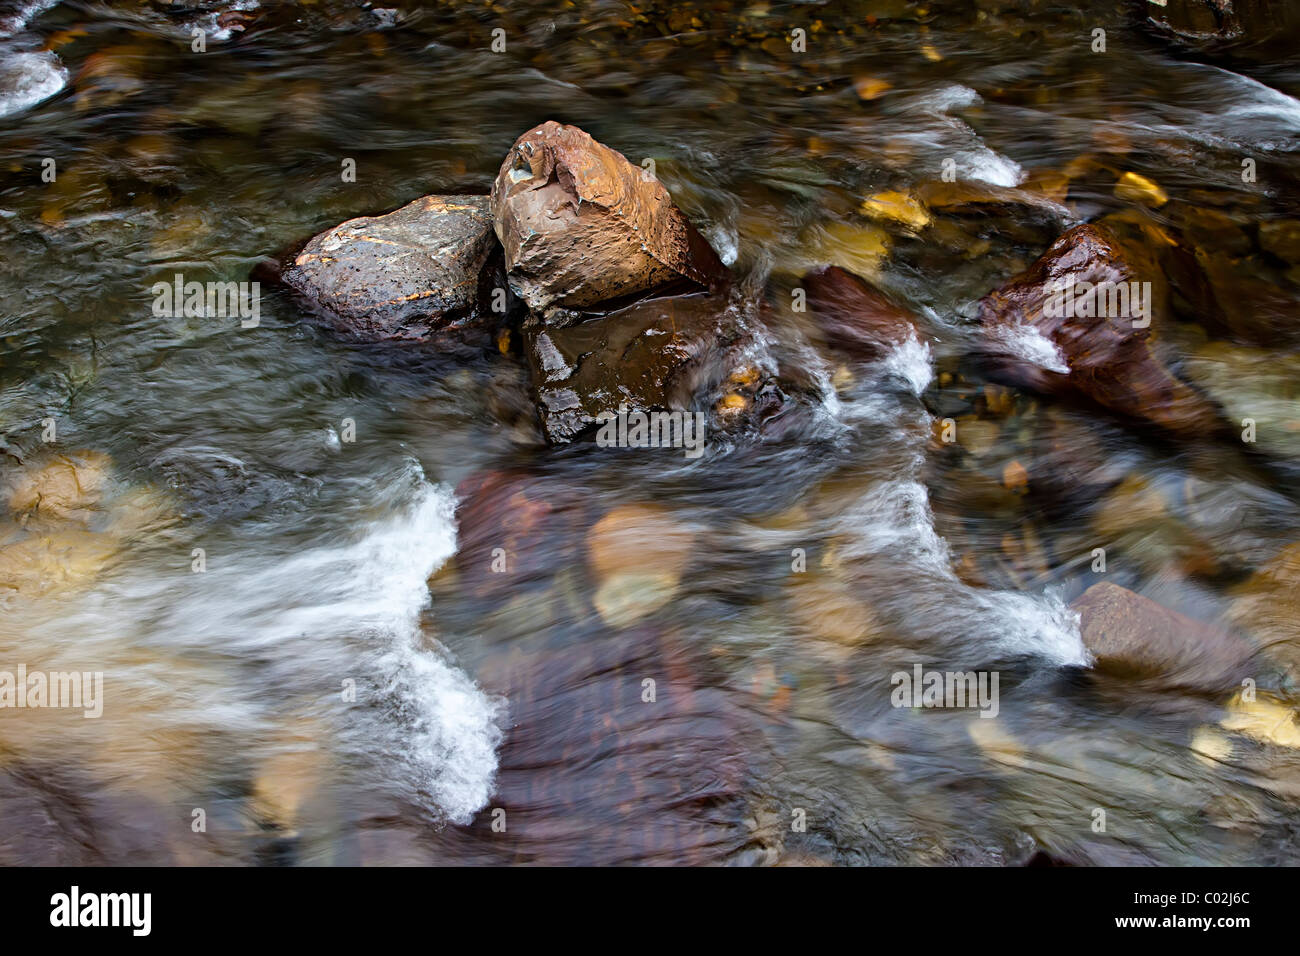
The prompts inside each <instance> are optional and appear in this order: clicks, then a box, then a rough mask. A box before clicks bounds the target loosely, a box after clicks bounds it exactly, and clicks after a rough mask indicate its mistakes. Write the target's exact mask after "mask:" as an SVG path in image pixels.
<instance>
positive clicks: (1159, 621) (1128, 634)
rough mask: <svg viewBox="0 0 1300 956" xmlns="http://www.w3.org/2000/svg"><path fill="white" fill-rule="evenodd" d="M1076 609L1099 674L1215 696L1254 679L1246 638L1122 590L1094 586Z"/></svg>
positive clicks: (1107, 585) (1251, 651)
mask: <svg viewBox="0 0 1300 956" xmlns="http://www.w3.org/2000/svg"><path fill="white" fill-rule="evenodd" d="M1071 607H1072V608H1073V609H1074V610H1076V611H1078V612H1079V616H1080V624H1079V631H1080V635H1081V636H1082V638H1083V643H1084V644H1085V645H1086V646H1087V648H1088V650H1089V651H1091V652H1092V653H1093V654H1094V655H1096V658H1097V668H1098V669H1099V670H1103V671H1109V672H1110V673H1113V674H1117V675H1120V676H1125V677H1152V678H1157V679H1159V680H1161V681H1167V682H1169V683H1170V684H1173V685H1176V686H1182V687H1190V688H1193V689H1196V690H1202V691H1207V692H1211V693H1213V692H1220V691H1226V690H1229V689H1231V688H1232V687H1233V686H1234V685H1235V684H1237V683H1238V682H1240V681H1241V680H1242V679H1243V678H1244V677H1247V676H1249V675H1250V669H1249V664H1250V662H1251V659H1252V657H1253V656H1254V653H1255V650H1254V648H1253V646H1252V645H1251V644H1250V643H1249V642H1248V641H1246V640H1245V639H1244V638H1242V637H1241V636H1239V635H1238V634H1235V633H1233V632H1231V631H1226V630H1222V629H1220V628H1216V627H1211V626H1210V625H1208V624H1205V623H1202V622H1201V621H1196V620H1193V619H1192V618H1190V617H1187V616H1186V615H1183V614H1179V613H1178V612H1177V611H1172V610H1170V609H1169V608H1167V607H1164V606H1163V605H1161V604H1157V603H1156V602H1155V601H1152V600H1150V599H1149V598H1144V597H1142V596H1141V595H1140V594H1135V593H1134V592H1132V591H1130V590H1128V588H1123V587H1120V586H1119V585H1118V584H1111V583H1109V582H1104V581H1103V582H1102V583H1100V584H1094V585H1093V586H1092V587H1090V588H1088V590H1087V591H1085V592H1084V593H1083V594H1082V595H1080V596H1079V597H1078V598H1077V599H1076V600H1075V601H1074V603H1073V604H1072V605H1071Z"/></svg>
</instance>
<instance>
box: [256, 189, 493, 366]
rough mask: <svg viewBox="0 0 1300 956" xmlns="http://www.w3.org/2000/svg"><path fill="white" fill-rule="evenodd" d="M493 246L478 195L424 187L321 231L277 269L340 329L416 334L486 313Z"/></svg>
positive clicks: (370, 335) (400, 336)
mask: <svg viewBox="0 0 1300 956" xmlns="http://www.w3.org/2000/svg"><path fill="white" fill-rule="evenodd" d="M494 247H495V243H494V242H493V237H492V220H491V216H490V213H489V202H488V198H487V197H486V196H424V197H422V198H420V199H417V200H415V201H414V202H412V203H408V204H407V205H405V206H403V207H402V208H401V209H398V210H396V211H395V212H391V213H388V214H387V215H385V216H375V217H363V218H359V219H349V220H348V221H347V222H345V223H342V224H341V225H338V226H335V227H334V228H333V229H329V230H327V231H325V232H323V233H321V234H320V235H319V236H316V237H315V238H314V239H312V240H311V241H310V242H308V243H307V245H306V246H305V247H304V248H303V250H302V252H300V253H299V254H298V255H297V257H296V258H295V259H294V260H293V262H292V263H291V264H290V265H289V266H288V267H287V268H286V269H285V270H284V272H283V273H282V275H281V279H282V281H283V282H284V283H285V284H286V285H288V286H290V287H291V288H293V289H295V290H296V291H297V292H299V293H300V294H301V295H303V296H304V297H305V298H306V299H307V300H308V301H309V302H310V303H311V304H312V306H313V307H315V308H317V309H319V310H320V311H321V312H322V313H324V314H325V315H326V316H327V317H328V318H329V319H331V320H332V321H333V322H334V323H335V324H336V325H337V326H338V327H339V329H340V331H343V332H346V333H349V334H351V335H355V336H357V337H358V338H362V339H367V340H386V339H397V340H412V341H421V340H424V339H427V338H428V337H429V336H431V335H433V334H434V333H437V332H440V331H442V330H445V329H449V328H456V327H462V326H465V325H470V324H474V323H476V322H478V321H481V320H484V319H485V318H486V317H488V316H490V315H491V314H492V312H491V305H492V303H491V301H490V299H491V293H490V290H489V289H488V288H485V284H486V285H490V277H489V272H490V270H489V269H488V262H489V258H490V257H491V254H492V251H493V249H494ZM503 294H504V293H503ZM502 304H504V303H502Z"/></svg>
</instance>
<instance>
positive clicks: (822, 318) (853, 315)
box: [803, 266, 918, 360]
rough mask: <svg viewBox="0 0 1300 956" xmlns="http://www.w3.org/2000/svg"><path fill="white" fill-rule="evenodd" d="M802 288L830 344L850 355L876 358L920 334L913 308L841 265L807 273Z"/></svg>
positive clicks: (857, 357)
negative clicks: (917, 329)
mask: <svg viewBox="0 0 1300 956" xmlns="http://www.w3.org/2000/svg"><path fill="white" fill-rule="evenodd" d="M803 288H804V289H805V290H806V292H807V293H808V309H809V311H810V312H811V313H812V316H813V319H814V320H815V321H816V323H817V327H818V329H819V330H820V332H821V333H822V335H823V336H825V338H826V345H827V347H828V348H830V349H831V350H833V351H836V352H841V353H843V354H844V355H845V356H846V357H848V358H851V359H860V360H871V359H876V358H879V357H881V356H882V355H884V354H885V352H887V351H888V350H889V349H890V348H893V347H894V346H897V345H901V344H902V343H903V342H906V341H907V340H908V339H909V338H917V337H918V335H917V331H916V318H915V315H914V314H913V313H912V311H911V310H910V309H908V308H907V307H906V306H903V305H900V304H899V303H898V302H895V301H894V300H893V299H892V298H890V297H889V296H888V295H886V294H885V293H883V292H881V291H880V290H879V289H876V288H874V287H872V286H870V285H868V284H867V283H866V282H865V281H864V280H863V279H860V278H858V277H857V276H855V275H853V274H852V273H851V272H846V271H844V270H843V269H841V268H840V267H839V266H828V267H826V268H824V269H820V270H818V271H816V272H811V273H809V274H808V275H806V276H804V278H803Z"/></svg>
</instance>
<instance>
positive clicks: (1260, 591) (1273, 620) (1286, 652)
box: [1228, 543, 1300, 682]
mask: <svg viewBox="0 0 1300 956" xmlns="http://www.w3.org/2000/svg"><path fill="white" fill-rule="evenodd" d="M1228 618H1229V620H1231V621H1232V622H1233V623H1234V624H1236V625H1237V626H1238V627H1241V628H1244V629H1245V630H1247V631H1249V632H1250V633H1251V634H1252V635H1253V636H1254V638H1255V639H1256V640H1257V641H1259V642H1260V644H1261V645H1262V646H1263V647H1264V648H1265V649H1266V650H1267V651H1268V653H1269V655H1270V656H1271V657H1273V658H1275V659H1276V660H1278V661H1279V662H1280V663H1282V664H1283V665H1284V666H1285V667H1287V668H1289V669H1290V671H1291V677H1292V679H1293V680H1296V681H1297V682H1300V543H1296V544H1293V545H1291V546H1290V547H1287V548H1284V549H1283V550H1282V552H1281V553H1280V554H1278V555H1277V556H1276V557H1275V558H1274V559H1273V560H1272V561H1270V562H1269V563H1268V564H1266V565H1264V566H1263V567H1261V568H1260V569H1259V570H1257V571H1256V572H1255V573H1254V574H1252V575H1251V576H1250V578H1248V579H1247V580H1246V581H1245V582H1243V583H1242V584H1241V585H1240V586H1239V587H1238V588H1237V590H1236V593H1235V598H1234V600H1233V603H1232V607H1231V608H1230V609H1229V611H1228Z"/></svg>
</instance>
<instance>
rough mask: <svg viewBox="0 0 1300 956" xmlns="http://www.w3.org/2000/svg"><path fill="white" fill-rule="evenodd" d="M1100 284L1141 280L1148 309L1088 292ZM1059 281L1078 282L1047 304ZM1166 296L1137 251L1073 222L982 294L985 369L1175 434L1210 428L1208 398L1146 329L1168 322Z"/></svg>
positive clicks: (1212, 415) (1062, 284) (1213, 423)
mask: <svg viewBox="0 0 1300 956" xmlns="http://www.w3.org/2000/svg"><path fill="white" fill-rule="evenodd" d="M1083 283H1087V284H1088V285H1086V286H1085V285H1083ZM1102 283H1105V284H1107V288H1108V290H1113V289H1117V288H1119V287H1121V286H1123V287H1125V288H1126V289H1127V290H1133V291H1136V290H1134V287H1133V286H1132V284H1133V283H1149V285H1147V286H1146V287H1145V288H1146V289H1149V290H1150V294H1149V296H1147V301H1146V306H1145V308H1146V309H1147V310H1149V311H1148V312H1147V314H1146V315H1142V314H1139V312H1138V310H1137V309H1136V308H1135V307H1134V306H1133V304H1132V302H1133V300H1129V301H1130V305H1129V306H1128V307H1127V308H1125V307H1123V306H1122V304H1118V305H1117V304H1113V303H1119V300H1118V299H1116V300H1111V299H1110V291H1107V292H1106V293H1105V294H1104V295H1103V294H1101V293H1099V292H1097V291H1096V287H1097V286H1099V285H1100V284H1102ZM1090 287H1091V288H1092V289H1093V290H1094V291H1093V292H1092V293H1089V294H1088V296H1087V297H1086V298H1085V296H1084V292H1085V290H1087V289H1088V288H1090ZM1063 288H1070V289H1074V290H1079V292H1078V295H1077V296H1076V299H1075V304H1074V306H1072V307H1071V306H1068V305H1066V304H1065V303H1064V301H1063V300H1061V299H1059V298H1058V299H1057V300H1056V302H1057V304H1055V305H1054V304H1053V302H1052V300H1053V297H1056V296H1059V294H1060V291H1061V290H1062V289H1063ZM1140 288H1141V287H1140ZM1138 294H1139V295H1144V294H1145V293H1138ZM1167 299H1168V294H1167V290H1166V288H1165V287H1164V283H1163V279H1162V275H1161V273H1160V271H1159V269H1158V267H1157V266H1156V265H1155V264H1154V262H1152V261H1151V260H1150V258H1149V257H1147V256H1145V255H1144V254H1143V252H1142V251H1141V250H1140V249H1138V248H1136V247H1133V246H1123V245H1121V244H1120V242H1119V241H1118V240H1117V239H1116V238H1115V237H1114V235H1113V234H1112V233H1110V232H1109V231H1107V230H1105V229H1103V228H1100V227H1097V226H1093V225H1083V226H1076V227H1075V228H1073V229H1071V230H1069V231H1068V232H1066V233H1065V235H1063V236H1061V238H1059V239H1058V240H1057V241H1056V242H1055V243H1054V244H1053V245H1052V247H1051V248H1050V249H1048V250H1047V252H1046V253H1044V254H1043V256H1042V257H1041V258H1040V259H1039V260H1038V261H1037V262H1035V263H1034V264H1033V265H1032V266H1031V267H1030V268H1029V269H1028V270H1027V271H1026V272H1025V273H1023V274H1022V275H1020V276H1017V277H1016V278H1015V279H1012V280H1011V281H1010V282H1009V283H1007V284H1006V285H1004V286H1003V287H1002V288H1000V289H998V290H997V291H996V292H992V293H990V294H989V295H987V296H985V297H984V299H983V300H981V302H980V306H979V319H980V322H981V323H982V324H983V326H984V328H985V329H986V331H987V332H988V340H987V344H986V348H987V351H988V358H989V371H990V374H991V375H992V376H993V377H994V378H995V379H997V380H999V381H1003V382H1005V383H1007V384H1010V385H1014V386H1017V387H1021V388H1028V389H1031V390H1033V391H1037V392H1041V393H1043V394H1048V395H1056V396H1062V397H1074V398H1085V399H1088V400H1091V401H1093V402H1096V403H1097V404H1099V405H1102V406H1104V407H1105V408H1108V409H1110V410H1111V411H1113V412H1116V413H1118V414H1119V415H1121V416H1124V417H1126V418H1129V419H1136V420H1143V421H1146V422H1148V423H1150V424H1153V425H1157V426H1159V427H1161V428H1164V429H1167V430H1169V431H1171V432H1173V433H1176V434H1179V435H1183V436H1198V435H1199V436H1205V435H1208V434H1212V433H1215V432H1217V431H1219V430H1220V427H1221V426H1220V424H1219V421H1218V412H1217V410H1216V409H1215V408H1214V406H1213V404H1212V403H1210V402H1209V401H1208V400H1207V399H1206V398H1205V397H1204V396H1202V395H1200V394H1199V393H1198V392H1196V391H1195V390H1194V389H1193V388H1192V387H1191V386H1189V385H1188V384H1187V383H1186V382H1184V381H1182V380H1181V379H1179V378H1178V377H1176V376H1175V375H1174V374H1173V373H1172V372H1171V371H1170V370H1169V368H1168V367H1167V366H1166V365H1165V363H1164V361H1163V360H1162V358H1161V357H1160V355H1159V354H1158V353H1157V351H1156V348H1155V335H1154V334H1153V333H1154V332H1155V331H1156V330H1157V329H1159V328H1160V326H1161V325H1162V324H1163V323H1164V322H1166V321H1168V319H1167V315H1166V303H1167ZM1085 302H1086V303H1087V304H1086V305H1085V304H1084V303H1085ZM1080 312H1090V313H1091V314H1087V315H1080V314H1079V313H1080ZM1098 312H1105V313H1108V314H1103V315H1097V314H1096V313H1098ZM1054 313H1055V314H1054ZM1143 323H1146V324H1145V325H1144V324H1143ZM1036 351H1037V352H1038V354H1035V352H1036Z"/></svg>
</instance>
